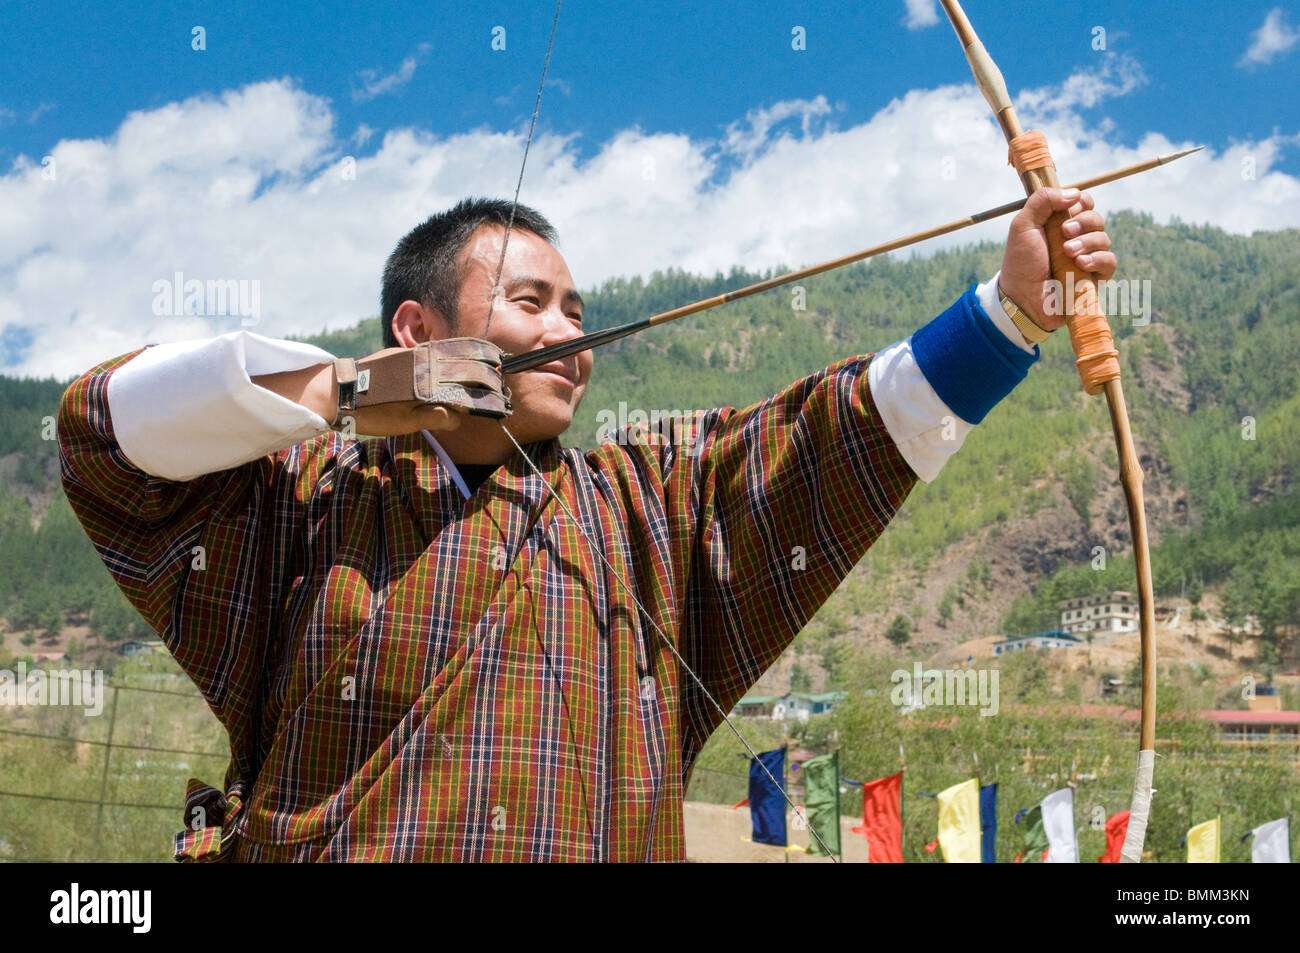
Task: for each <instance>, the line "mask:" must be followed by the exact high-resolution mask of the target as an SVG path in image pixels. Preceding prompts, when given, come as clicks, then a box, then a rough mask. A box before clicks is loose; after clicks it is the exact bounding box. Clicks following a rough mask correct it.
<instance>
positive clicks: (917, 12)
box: [903, 0, 939, 30]
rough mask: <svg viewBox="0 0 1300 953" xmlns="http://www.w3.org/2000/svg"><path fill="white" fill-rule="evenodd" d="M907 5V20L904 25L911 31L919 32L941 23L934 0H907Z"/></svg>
mask: <svg viewBox="0 0 1300 953" xmlns="http://www.w3.org/2000/svg"><path fill="white" fill-rule="evenodd" d="M905 3H906V5H907V18H906V19H904V20H903V25H904V26H906V27H907V28H908V29H909V30H919V29H921V28H922V27H927V26H934V25H935V24H936V23H938V22H939V11H938V10H937V9H936V8H935V5H934V0H905Z"/></svg>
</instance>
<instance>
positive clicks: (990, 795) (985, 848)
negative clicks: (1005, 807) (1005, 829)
mask: <svg viewBox="0 0 1300 953" xmlns="http://www.w3.org/2000/svg"><path fill="white" fill-rule="evenodd" d="M980 831H981V839H980V848H981V849H980V862H981V863H984V864H996V863H997V862H998V858H997V852H996V846H997V842H998V786H997V785H996V784H986V785H984V787H982V788H980Z"/></svg>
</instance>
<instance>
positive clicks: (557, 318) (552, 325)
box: [541, 304, 582, 347]
mask: <svg viewBox="0 0 1300 953" xmlns="http://www.w3.org/2000/svg"><path fill="white" fill-rule="evenodd" d="M545 322H546V330H545V332H544V333H543V334H542V341H541V343H542V346H543V347H546V346H549V345H551V344H559V343H561V342H563V341H570V340H572V339H574V338H580V337H582V326H581V325H580V324H574V323H573V321H572V320H570V319H569V316H568V315H567V314H565V313H564V311H563V310H562V309H561V307H560V306H559V305H558V304H556V305H552V306H551V307H549V308H547V309H546V316H545Z"/></svg>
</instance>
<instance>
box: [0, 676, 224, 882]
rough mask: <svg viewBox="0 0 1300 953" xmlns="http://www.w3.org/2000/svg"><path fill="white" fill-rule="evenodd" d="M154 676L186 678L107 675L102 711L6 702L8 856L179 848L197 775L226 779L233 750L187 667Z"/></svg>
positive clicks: (132, 853)
mask: <svg viewBox="0 0 1300 953" xmlns="http://www.w3.org/2000/svg"><path fill="white" fill-rule="evenodd" d="M168 663H170V660H167V663H164V664H168ZM135 667H136V668H141V667H143V668H146V669H147V668H150V667H151V666H150V665H149V663H144V665H143V666H141V665H139V664H138V663H137V665H136V666H135ZM132 674H134V675H135V676H137V677H139V675H140V673H139V672H134V673H132ZM144 677H146V678H151V679H158V678H163V679H166V680H167V681H169V682H174V683H175V685H176V686H178V687H167V688H164V687H155V686H150V685H140V684H130V683H129V680H127V681H122V680H114V681H104V682H102V688H103V690H104V691H103V693H102V696H101V697H99V698H97V699H96V700H95V701H96V702H97V705H96V707H98V708H100V711H98V712H92V711H90V710H89V708H90V706H89V705H81V704H80V703H79V704H78V705H67V704H48V703H47V704H27V705H14V706H3V707H0V761H2V762H3V764H4V766H5V767H4V771H3V773H2V774H0V862H44V863H60V862H66V861H166V860H170V859H171V855H172V839H173V835H174V834H175V833H176V832H177V831H179V830H181V829H182V828H183V824H184V807H185V804H184V802H185V788H186V783H187V781H188V779H189V778H190V777H198V778H201V779H203V780H209V781H210V780H211V779H213V778H215V779H216V781H217V782H220V780H221V779H222V778H223V776H224V772H225V766H226V764H227V763H228V762H229V760H230V753H229V751H228V750H225V751H222V750H221V748H222V747H224V746H225V745H226V743H227V742H226V736H225V732H224V730H223V729H222V728H221V726H220V724H219V723H218V722H217V721H216V719H215V717H214V716H213V715H212V714H211V712H210V711H209V709H208V707H207V705H206V704H205V703H204V700H203V697H202V695H200V694H199V693H198V692H197V691H194V690H193V689H192V688H191V689H189V690H182V689H181V688H180V687H179V686H183V685H188V684H189V683H188V679H186V678H185V676H184V675H182V674H181V673H180V672H179V671H175V672H165V673H157V672H148V673H147V674H145V675H144ZM83 700H84V699H83ZM209 744H210V746H211V747H209Z"/></svg>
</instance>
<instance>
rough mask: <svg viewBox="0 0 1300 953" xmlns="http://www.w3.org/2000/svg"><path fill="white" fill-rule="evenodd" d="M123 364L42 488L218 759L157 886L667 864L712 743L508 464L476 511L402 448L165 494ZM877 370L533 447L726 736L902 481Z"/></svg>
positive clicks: (685, 697) (252, 466)
mask: <svg viewBox="0 0 1300 953" xmlns="http://www.w3.org/2000/svg"><path fill="white" fill-rule="evenodd" d="M135 353H138V352H135ZM132 356H134V354H131V355H125V356H123V357H119V358H116V359H114V360H111V361H107V362H105V363H103V364H101V365H99V366H97V367H95V368H93V369H92V370H90V371H88V372H87V373H86V374H84V375H82V376H81V377H80V378H79V379H78V380H77V381H75V382H74V383H73V384H72V386H71V387H70V388H69V389H68V391H67V393H66V394H65V396H64V399H63V402H62V405H61V408H60V413H59V428H58V429H59V440H60V451H61V464H62V475H63V482H64V487H65V489H66V492H67V495H68V499H69V501H70V502H71V504H72V506H73V508H74V510H75V511H76V513H77V515H78V517H79V518H80V520H81V522H82V525H83V526H84V527H85V530H86V532H87V534H88V535H89V537H90V539H91V541H92V542H93V543H94V545H95V547H96V549H97V550H98V552H99V554H100V555H101V557H102V558H103V560H104V563H105V565H106V566H107V567H108V570H109V572H110V573H111V574H112V575H113V578H114V579H115V580H116V582H117V584H118V585H119V586H120V587H121V589H122V591H123V592H124V593H125V594H126V596H127V598H129V599H130V600H131V602H132V603H133V604H134V605H135V607H136V608H137V609H138V610H139V611H140V612H141V614H142V615H143V616H144V618H145V619H146V620H147V621H148V622H149V624H150V625H151V626H152V627H153V628H154V629H155V630H156V631H157V632H158V633H159V635H160V636H161V637H162V639H163V641H164V642H165V643H166V645H167V647H168V648H169V649H170V651H171V652H172V654H173V655H174V656H175V658H176V660H177V662H179V664H180V665H181V667H182V668H183V669H184V670H185V671H186V672H187V673H188V675H189V676H190V678H192V679H193V680H194V682H195V684H196V685H197V686H198V687H199V689H200V690H201V691H202V693H203V696H204V697H205V699H206V700H207V703H208V704H209V705H210V706H211V708H212V710H213V711H214V712H215V713H216V715H217V717H218V718H219V719H220V720H221V723H222V724H223V725H224V726H225V727H226V729H227V731H228V732H229V735H230V746H231V763H230V766H229V769H228V770H227V772H226V777H225V781H224V785H223V790H217V789H215V788H212V787H209V786H205V785H201V784H199V783H198V782H192V783H191V787H190V790H189V792H188V796H187V803H189V804H190V805H191V806H193V805H206V808H205V815H206V816H207V817H208V818H209V821H208V823H209V824H211V825H214V826H212V827H208V828H206V829H203V830H200V831H188V830H187V831H186V832H184V833H182V834H179V835H177V856H178V859H179V858H186V859H216V858H219V859H235V860H403V861H409V860H444V861H478V860H619V861H637V860H666V861H680V860H683V859H684V858H685V845H684V836H683V822H682V799H683V794H684V791H685V787H686V784H687V781H688V779H689V776H690V772H691V769H692V766H693V764H694V761H695V759H696V757H697V755H698V754H699V751H700V748H701V746H702V745H703V744H704V742H705V740H706V739H707V738H708V737H709V735H710V733H711V732H712V731H713V730H714V729H715V728H716V727H718V725H719V724H721V722H722V718H721V716H720V715H719V714H718V712H717V711H716V710H715V709H714V708H713V706H712V705H711V704H710V703H709V702H708V701H707V700H706V698H705V697H704V695H703V693H702V692H701V691H700V689H699V687H698V686H697V685H696V684H695V683H694V682H693V681H691V680H690V679H689V678H688V677H687V676H686V675H685V674H684V673H683V672H682V671H681V669H680V666H679V664H678V663H677V662H676V660H675V659H674V658H673V657H672V655H671V653H670V652H669V651H668V649H667V648H666V647H665V646H664V645H663V643H662V641H661V639H660V636H659V635H658V634H657V633H656V632H655V631H654V629H653V628H652V627H650V626H649V625H648V624H647V623H646V622H645V619H644V618H643V617H642V615H641V613H640V611H639V610H638V609H637V607H636V605H635V603H634V602H633V601H632V600H631V599H630V598H629V597H628V595H627V593H626V592H625V591H624V590H623V588H622V586H621V585H620V584H619V583H618V581H617V580H616V579H614V578H613V577H612V575H610V573H609V572H608V570H607V569H606V568H605V566H604V565H603V564H602V563H601V562H600V560H599V559H598V558H597V557H596V556H595V555H594V554H593V553H592V551H591V544H590V543H589V542H588V541H587V540H586V539H584V538H583V536H582V535H581V534H580V533H579V532H578V531H577V529H576V528H575V527H574V526H573V525H572V524H571V521H570V519H569V518H568V516H567V515H565V513H564V512H563V511H562V510H561V509H560V508H559V507H558V506H556V504H555V502H554V500H552V499H551V498H550V495H549V493H548V491H547V489H546V487H545V486H544V485H543V483H542V481H541V480H539V479H538V478H536V477H535V476H533V475H532V473H531V471H529V470H528V469H527V467H526V465H525V464H524V462H523V461H522V460H520V459H519V458H518V455H517V454H516V455H515V456H513V457H512V458H511V459H510V460H509V461H507V462H506V463H505V464H504V465H503V466H502V467H501V468H500V469H498V470H497V471H496V472H495V473H494V474H493V475H492V476H490V477H489V478H488V479H487V480H486V481H485V482H484V483H483V484H482V485H481V486H480V487H479V488H478V490H477V492H476V494H475V495H474V496H473V498H472V499H470V500H469V501H465V500H464V499H463V498H462V497H461V495H460V494H459V492H458V491H457V489H456V488H455V486H454V485H453V483H452V481H451V479H450V476H449V474H448V472H447V470H446V469H445V468H444V467H442V466H441V465H440V464H439V462H438V460H437V457H436V455H435V454H434V453H433V452H432V450H431V448H429V447H428V446H427V444H426V443H425V441H424V439H423V438H422V436H421V435H420V434H418V433H416V434H411V435H408V436H405V437H399V438H388V439H363V440H357V441H345V440H344V439H343V438H342V437H340V436H339V435H338V434H334V433H326V434H322V435H320V436H319V437H316V438H314V439H311V440H308V441H306V442H305V443H301V444H298V445H296V446H291V447H287V448H285V449H283V450H281V451H279V452H277V453H274V454H270V455H268V456H265V457H263V458H261V459H258V460H255V461H253V462H251V463H247V464H244V465H242V466H239V467H235V468H232V469H228V470H224V471H221V472H217V473H211V474H207V475H204V476H201V477H199V478H197V479H194V480H190V481H186V482H172V481H168V480H165V479H161V478H158V477H153V476H150V475H148V474H146V473H144V472H142V471H141V470H139V469H137V468H136V467H134V466H133V465H132V464H131V463H130V462H129V461H128V460H127V459H126V457H125V456H124V454H123V453H122V452H121V450H120V449H119V448H118V446H117V444H116V442H115V440H114V432H113V422H112V420H111V419H110V415H109V412H108V406H107V402H106V397H105V391H106V386H107V382H108V380H109V378H110V375H111V374H112V373H113V371H114V369H115V368H117V367H120V366H121V365H122V364H123V363H125V362H126V361H127V360H129V359H130V357H132ZM870 357H871V356H870V355H867V356H863V357H857V358H852V359H849V360H845V361H842V362H839V363H837V364H835V365H833V366H832V367H830V368H828V369H827V370H825V371H822V372H820V373H817V374H814V375H812V376H811V377H808V378H806V379H804V380H801V381H799V382H797V383H795V384H793V385H791V386H790V387H788V388H786V389H785V390H784V391H782V392H781V393H779V394H777V395H776V396H775V397H773V398H770V399H768V400H765V401H763V402H761V403H759V404H757V405H755V406H753V407H749V408H747V409H745V410H735V409H732V408H721V409H716V410H712V411H709V412H708V413H707V414H705V415H702V416H701V417H699V418H697V419H688V420H687V425H686V426H677V425H672V426H669V427H666V428H665V431H666V433H665V434H664V435H657V436H656V437H655V438H654V439H652V440H646V441H644V442H640V443H638V442H634V441H628V442H626V443H620V442H609V443H605V444H603V445H602V446H600V447H599V448H597V449H594V450H588V451H583V450H578V449H567V448H561V446H560V444H559V442H558V441H557V440H553V441H550V442H545V443H539V444H534V445H531V446H529V447H528V448H526V449H527V451H528V453H529V454H530V456H531V458H532V459H533V460H534V461H535V462H536V463H537V465H538V467H539V468H540V469H541V470H542V472H543V473H544V474H545V476H546V479H547V480H548V481H550V482H551V484H552V485H554V486H555V487H556V489H557V490H558V492H559V493H560V494H561V495H562V496H563V498H564V499H565V501H566V503H567V504H568V506H569V507H570V509H572V510H573V512H574V513H575V514H576V515H577V516H578V517H579V518H580V519H581V520H582V522H583V524H584V529H585V530H586V532H587V534H588V535H589V536H590V537H591V538H592V539H593V540H594V541H595V542H596V544H597V545H599V546H600V547H601V549H602V551H603V553H604V556H605V558H606V559H608V560H609V561H610V563H611V564H612V565H613V566H614V567H615V568H616V569H617V570H618V571H619V572H620V573H621V574H622V575H623V576H624V578H625V579H627V581H628V582H629V583H630V584H631V585H632V586H633V587H634V588H635V590H636V593H637V598H638V599H639V600H640V601H641V603H642V604H643V605H644V606H645V607H646V609H648V610H649V612H650V613H652V614H653V616H654V619H655V621H656V622H657V623H658V625H659V626H660V627H661V628H662V629H663V630H664V632H665V633H666V634H667V635H668V637H669V638H671V639H672V640H673V641H674V643H675V645H676V646H677V648H678V650H679V651H680V652H681V653H682V655H683V657H684V658H685V659H686V660H687V662H688V664H690V665H691V667H692V668H693V669H694V670H695V671H696V672H697V673H698V674H699V675H700V677H701V678H702V680H703V682H704V684H705V685H706V686H707V688H708V691H709V692H710V693H711V694H712V695H713V696H714V698H716V699H717V701H718V703H719V704H720V705H721V706H722V708H723V710H730V708H731V707H732V706H733V705H734V704H735V703H736V701H737V700H738V699H740V698H741V697H742V696H743V695H744V693H745V692H746V690H747V689H748V688H749V687H750V686H752V685H753V684H754V682H755V681H756V680H757V679H758V678H759V676H760V675H762V673H763V671H764V670H765V669H766V668H767V667H768V666H769V665H770V664H771V663H772V662H773V661H774V660H775V659H776V658H777V657H778V656H779V655H780V653H781V651H782V650H783V649H784V648H785V647H786V646H787V645H788V644H789V643H790V641H791V640H792V639H793V638H794V637H795V635H796V634H797V633H798V632H799V630H800V629H801V628H802V627H803V625H804V624H805V623H806V621H807V620H808V619H809V618H810V617H811V616H812V614H813V613H814V612H815V611H816V610H817V608H818V607H819V606H820V605H821V604H822V603H823V602H824V601H825V600H826V599H827V598H828V597H829V596H830V594H831V593H832V591H833V590H834V589H835V587H836V586H837V584H838V583H839V582H840V581H841V580H842V579H843V578H844V577H845V576H846V575H847V574H848V572H849V571H850V570H851V569H852V568H853V566H854V565H855V564H856V563H857V562H858V560H859V559H860V558H861V557H862V555H863V554H864V553H865V552H866V551H867V549H868V547H870V546H871V544H872V542H874V541H875V539H876V538H877V537H878V536H879V535H880V533H881V532H882V531H883V530H884V528H885V525H886V524H887V523H888V521H889V520H890V518H891V517H892V516H893V515H894V513H895V511H896V510H897V508H898V507H899V505H900V504H901V503H902V501H903V499H904V498H905V497H906V496H907V494H908V492H909V490H910V489H911V487H912V486H913V484H914V482H915V480H916V476H915V475H914V474H913V472H912V471H911V470H910V469H909V467H908V465H907V464H906V463H905V462H904V460H903V458H902V456H901V455H900V453H899V451H898V449H897V447H896V446H895V444H894V442H893V440H892V439H891V438H890V436H889V434H888V432H887V431H886V429H885V427H884V425H883V424H882V422H881V418H880V415H879V413H878V411H877V409H876V406H875V404H874V403H873V400H872V397H871V393H870V388H869V386H868V383H867V367H868V362H869V360H870ZM196 546H202V547H203V548H204V551H205V553H206V568H204V569H202V570H195V569H192V568H191V563H192V560H193V558H194V556H193V550H194V547H196ZM797 547H802V552H803V554H804V557H803V559H802V560H799V561H798V564H799V565H801V566H803V568H794V566H795V565H796V555H797V554H798V553H799V550H798V549H796V548H797ZM191 816H192V815H189V814H187V817H186V822H187V824H188V822H189V819H190V817H191ZM216 825H220V827H219V828H218V827H217V826H216Z"/></svg>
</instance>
